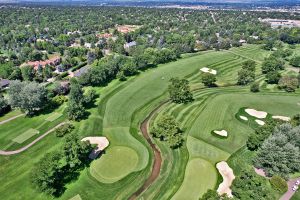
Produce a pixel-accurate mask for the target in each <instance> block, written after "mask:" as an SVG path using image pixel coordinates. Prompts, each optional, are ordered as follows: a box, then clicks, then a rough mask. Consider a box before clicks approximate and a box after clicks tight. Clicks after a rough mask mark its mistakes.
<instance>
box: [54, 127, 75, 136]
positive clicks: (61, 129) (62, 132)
mask: <svg viewBox="0 0 300 200" xmlns="http://www.w3.org/2000/svg"><path fill="white" fill-rule="evenodd" d="M74 128H75V127H74V125H73V124H64V125H62V126H60V127H58V128H57V129H56V130H55V135H56V137H63V136H64V135H66V134H68V133H71V132H72V131H73V130H74Z"/></svg>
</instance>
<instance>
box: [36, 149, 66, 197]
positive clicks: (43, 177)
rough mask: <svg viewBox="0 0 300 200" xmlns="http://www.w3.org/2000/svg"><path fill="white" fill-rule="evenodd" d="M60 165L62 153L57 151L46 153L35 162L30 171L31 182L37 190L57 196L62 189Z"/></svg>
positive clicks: (61, 165)
mask: <svg viewBox="0 0 300 200" xmlns="http://www.w3.org/2000/svg"><path fill="white" fill-rule="evenodd" d="M62 167H63V164H62V155H61V154H60V153H59V152H52V153H47V154H45V156H44V157H43V158H42V159H41V160H40V161H39V162H38V163H36V164H35V167H34V169H33V170H32V173H31V182H32V183H33V184H34V186H35V187H36V188H37V189H38V190H39V191H41V192H44V193H46V194H49V195H52V196H58V195H59V194H61V192H62V189H63V185H62V178H63V171H62Z"/></svg>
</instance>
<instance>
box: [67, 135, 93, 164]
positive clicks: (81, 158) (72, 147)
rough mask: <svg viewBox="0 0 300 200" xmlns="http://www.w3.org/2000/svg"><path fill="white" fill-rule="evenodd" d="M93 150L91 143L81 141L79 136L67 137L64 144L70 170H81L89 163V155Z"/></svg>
mask: <svg viewBox="0 0 300 200" xmlns="http://www.w3.org/2000/svg"><path fill="white" fill-rule="evenodd" d="M92 150H93V147H92V146H91V144H90V143H89V142H82V141H80V139H79V137H78V135H77V134H75V133H73V134H69V135H67V136H66V138H65V141H64V144H63V152H64V156H65V158H66V162H67V164H68V166H69V167H70V168H79V167H82V166H84V165H85V164H87V163H88V161H89V157H88V155H89V154H90V153H91V151H92Z"/></svg>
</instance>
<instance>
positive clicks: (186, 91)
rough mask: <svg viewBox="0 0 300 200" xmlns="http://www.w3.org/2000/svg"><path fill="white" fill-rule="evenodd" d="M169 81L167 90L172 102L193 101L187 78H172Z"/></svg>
mask: <svg viewBox="0 0 300 200" xmlns="http://www.w3.org/2000/svg"><path fill="white" fill-rule="evenodd" d="M170 82H171V84H170V85H169V88H168V91H169V94H170V99H171V101H172V102H174V103H177V104H180V103H189V102H192V101H193V94H192V93H191V90H190V86H189V81H188V80H186V79H179V78H172V79H171V80H170Z"/></svg>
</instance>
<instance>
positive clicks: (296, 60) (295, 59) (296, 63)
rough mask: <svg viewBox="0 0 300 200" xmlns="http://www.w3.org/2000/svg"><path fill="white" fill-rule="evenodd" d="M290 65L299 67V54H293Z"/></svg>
mask: <svg viewBox="0 0 300 200" xmlns="http://www.w3.org/2000/svg"><path fill="white" fill-rule="evenodd" d="M290 65H292V66H294V67H300V56H295V57H293V58H291V60H290Z"/></svg>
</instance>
